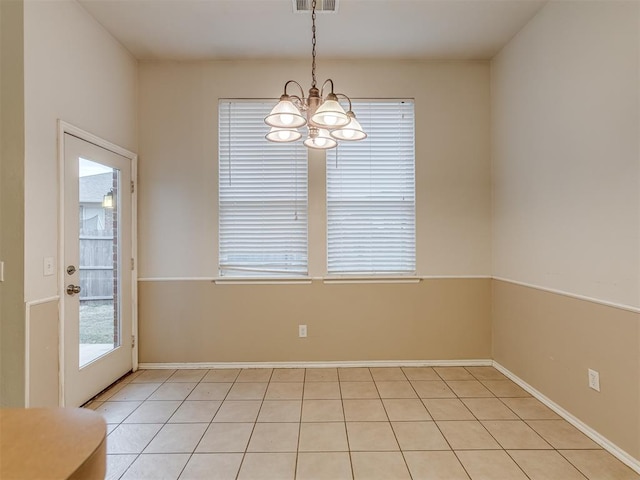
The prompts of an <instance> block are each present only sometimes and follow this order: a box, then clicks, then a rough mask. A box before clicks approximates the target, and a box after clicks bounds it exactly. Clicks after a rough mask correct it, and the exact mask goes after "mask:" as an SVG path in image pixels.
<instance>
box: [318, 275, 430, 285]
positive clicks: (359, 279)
mask: <svg viewBox="0 0 640 480" xmlns="http://www.w3.org/2000/svg"><path fill="white" fill-rule="evenodd" d="M420 280H421V279H420V277H416V276H413V275H412V276H409V275H406V276H402V275H388V276H382V275H381V276H374V275H371V276H362V275H354V276H344V277H324V278H323V281H324V283H327V284H343V283H420Z"/></svg>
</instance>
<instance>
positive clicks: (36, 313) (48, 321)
mask: <svg viewBox="0 0 640 480" xmlns="http://www.w3.org/2000/svg"><path fill="white" fill-rule="evenodd" d="M27 315H28V318H29V323H28V325H27V332H26V334H27V337H28V338H29V352H28V355H27V365H28V368H27V373H28V375H29V377H28V384H29V398H28V406H29V407H50V406H54V405H57V404H58V391H59V388H58V355H59V349H58V343H57V342H55V343H54V342H52V341H51V339H52V338H57V336H58V302H57V301H50V302H44V303H39V304H36V305H29V306H27Z"/></svg>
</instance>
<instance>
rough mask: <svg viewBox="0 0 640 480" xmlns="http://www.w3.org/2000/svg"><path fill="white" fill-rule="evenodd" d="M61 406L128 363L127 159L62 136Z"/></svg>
mask: <svg viewBox="0 0 640 480" xmlns="http://www.w3.org/2000/svg"><path fill="white" fill-rule="evenodd" d="M63 169H64V173H63V178H64V186H63V188H64V194H63V198H64V204H63V205H62V208H63V216H64V226H63V228H64V233H63V248H64V254H63V257H64V258H63V264H62V268H63V272H61V274H62V276H63V278H64V282H63V285H62V290H63V292H62V297H63V301H62V309H63V330H64V334H63V335H64V345H63V349H64V380H63V392H64V405H65V406H68V407H75V406H79V405H82V404H83V403H84V402H86V401H87V400H89V399H90V398H91V397H93V396H94V395H96V394H97V393H99V392H100V391H101V390H103V389H104V388H106V387H107V386H109V385H110V384H111V383H113V382H114V381H116V380H117V379H118V378H120V377H121V376H123V375H124V374H126V373H127V372H129V371H130V370H131V368H132V348H133V345H132V339H133V336H132V283H131V282H132V279H131V271H132V268H133V266H132V262H133V260H132V224H131V218H132V193H131V192H132V183H131V171H132V160H131V159H129V158H126V157H123V156H121V155H118V154H117V153H114V152H112V151H110V150H107V149H105V148H102V147H99V146H97V145H95V144H93V143H89V142H87V141H85V140H81V139H80V138H78V137H75V136H73V135H70V134H69V133H65V134H64V163H63Z"/></svg>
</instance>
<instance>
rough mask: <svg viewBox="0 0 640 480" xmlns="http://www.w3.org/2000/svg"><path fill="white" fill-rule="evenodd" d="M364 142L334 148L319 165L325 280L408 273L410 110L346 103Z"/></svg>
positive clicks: (411, 243) (412, 245)
mask: <svg viewBox="0 0 640 480" xmlns="http://www.w3.org/2000/svg"><path fill="white" fill-rule="evenodd" d="M353 111H354V112H356V114H357V116H358V120H359V121H360V123H361V124H362V126H363V128H364V130H365V132H367V133H368V135H369V136H368V138H366V139H365V140H363V141H360V142H353V143H349V142H342V143H341V144H340V145H339V146H338V148H337V150H335V151H334V152H330V153H329V154H328V162H327V241H328V245H327V270H328V272H329V274H334V275H341V274H343V275H348V274H365V275H394V274H414V273H415V269H416V260H415V258H416V254H415V251H416V241H415V236H416V228H415V149H414V108H413V102H411V101H372V102H354V104H353Z"/></svg>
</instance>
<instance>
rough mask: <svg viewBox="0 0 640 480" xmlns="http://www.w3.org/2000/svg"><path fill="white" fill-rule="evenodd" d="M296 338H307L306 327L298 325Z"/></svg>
mask: <svg viewBox="0 0 640 480" xmlns="http://www.w3.org/2000/svg"><path fill="white" fill-rule="evenodd" d="M298 336H299V337H300V338H306V336H307V326H306V325H298Z"/></svg>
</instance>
